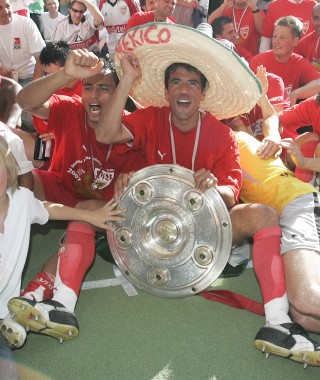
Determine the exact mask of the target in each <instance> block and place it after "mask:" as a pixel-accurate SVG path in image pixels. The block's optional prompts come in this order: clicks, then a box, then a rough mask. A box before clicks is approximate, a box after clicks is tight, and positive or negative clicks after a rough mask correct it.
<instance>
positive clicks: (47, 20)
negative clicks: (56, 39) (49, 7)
mask: <svg viewBox="0 0 320 380" xmlns="http://www.w3.org/2000/svg"><path fill="white" fill-rule="evenodd" d="M65 17H66V16H64V15H63V14H62V13H60V12H58V17H56V18H51V17H50V15H49V12H44V13H43V14H42V15H41V16H40V31H41V33H42V35H43V38H44V39H45V40H46V41H49V40H51V36H52V34H53V31H54V29H55V27H56V26H57V24H58V22H59V21H61V20H63V19H64V18H65Z"/></svg>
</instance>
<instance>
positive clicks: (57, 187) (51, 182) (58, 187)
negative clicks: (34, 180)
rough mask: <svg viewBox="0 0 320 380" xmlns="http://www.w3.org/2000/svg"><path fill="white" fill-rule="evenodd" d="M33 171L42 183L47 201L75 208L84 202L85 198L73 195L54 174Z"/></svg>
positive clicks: (44, 171) (37, 170)
mask: <svg viewBox="0 0 320 380" xmlns="http://www.w3.org/2000/svg"><path fill="white" fill-rule="evenodd" d="M33 170H34V171H35V172H36V174H37V176H38V177H39V179H40V181H41V183H42V186H43V190H44V194H45V196H46V201H48V202H54V203H62V204H63V205H65V206H69V207H74V206H75V205H76V204H77V203H79V202H82V201H84V199H83V198H79V197H77V196H75V195H73V194H72V193H71V192H70V190H69V189H68V188H66V187H65V186H64V185H63V184H62V183H61V182H60V181H59V179H58V178H57V177H56V176H55V175H54V174H52V173H50V172H48V171H46V170H40V169H33Z"/></svg>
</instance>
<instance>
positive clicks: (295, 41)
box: [293, 37, 300, 46]
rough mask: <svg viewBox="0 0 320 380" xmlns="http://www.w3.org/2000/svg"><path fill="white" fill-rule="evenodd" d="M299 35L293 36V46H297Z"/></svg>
mask: <svg viewBox="0 0 320 380" xmlns="http://www.w3.org/2000/svg"><path fill="white" fill-rule="evenodd" d="M299 40H300V39H299V37H294V40H293V46H297V45H298V43H299Z"/></svg>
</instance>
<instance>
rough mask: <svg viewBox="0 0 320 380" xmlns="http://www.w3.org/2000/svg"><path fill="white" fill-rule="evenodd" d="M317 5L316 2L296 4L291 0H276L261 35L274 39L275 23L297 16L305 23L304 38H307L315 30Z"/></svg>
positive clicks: (309, 0) (307, 0) (272, 3)
mask: <svg viewBox="0 0 320 380" xmlns="http://www.w3.org/2000/svg"><path fill="white" fill-rule="evenodd" d="M316 4H317V1H316V0H305V1H303V2H302V3H299V4H294V3H291V2H290V1H289V0H274V1H272V2H271V3H270V5H269V7H268V11H267V14H266V17H265V19H264V22H263V28H262V33H261V35H262V36H263V37H268V38H272V36H273V31H274V24H275V22H276V21H277V20H278V19H279V18H281V17H285V16H288V15H290V16H295V17H297V18H298V19H299V20H300V21H301V22H302V23H303V30H302V36H306V35H307V34H309V33H310V32H312V31H313V30H314V28H313V23H312V10H313V7H314V6H315V5H316Z"/></svg>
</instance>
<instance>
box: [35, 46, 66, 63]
mask: <svg viewBox="0 0 320 380" xmlns="http://www.w3.org/2000/svg"><path fill="white" fill-rule="evenodd" d="M69 54H70V47H69V45H68V44H67V43H66V42H65V41H47V42H46V46H45V47H44V48H43V49H42V51H41V53H40V56H39V59H40V64H41V65H43V66H49V65H51V64H56V65H59V66H61V67H63V66H64V65H65V64H66V60H67V58H68V55H69Z"/></svg>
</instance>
